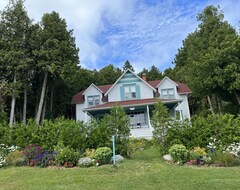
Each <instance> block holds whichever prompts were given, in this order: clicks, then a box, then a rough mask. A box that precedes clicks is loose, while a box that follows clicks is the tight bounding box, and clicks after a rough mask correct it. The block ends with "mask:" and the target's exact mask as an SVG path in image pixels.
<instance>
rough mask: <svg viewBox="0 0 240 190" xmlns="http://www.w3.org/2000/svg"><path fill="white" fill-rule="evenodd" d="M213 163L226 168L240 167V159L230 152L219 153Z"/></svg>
mask: <svg viewBox="0 0 240 190" xmlns="http://www.w3.org/2000/svg"><path fill="white" fill-rule="evenodd" d="M212 162H213V163H215V164H218V165H223V166H225V167H230V166H238V165H240V160H239V158H237V157H235V156H233V155H232V154H230V153H229V152H217V153H216V154H215V155H214V156H213V161H212Z"/></svg>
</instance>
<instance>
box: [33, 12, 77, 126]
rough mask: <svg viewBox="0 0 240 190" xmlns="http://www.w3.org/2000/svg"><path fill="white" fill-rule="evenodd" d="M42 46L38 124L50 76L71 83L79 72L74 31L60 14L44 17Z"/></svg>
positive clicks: (41, 32)
mask: <svg viewBox="0 0 240 190" xmlns="http://www.w3.org/2000/svg"><path fill="white" fill-rule="evenodd" d="M39 37H40V42H41V43H40V44H39V48H38V51H36V52H35V56H36V57H38V67H39V68H40V69H41V71H42V73H43V75H44V77H43V83H42V90H41V96H40V101H39V104H38V111H37V115H36V120H37V123H39V122H40V119H41V116H42V114H43V105H44V99H45V96H46V91H47V81H48V77H49V74H50V76H51V77H54V76H56V75H57V76H60V77H61V78H62V79H63V80H65V81H68V82H69V81H70V80H71V76H75V75H74V74H73V73H74V72H75V71H76V70H77V64H78V62H79V61H78V49H77V48H76V45H75V39H74V38H73V37H72V30H71V31H68V30H67V24H66V21H65V20H64V19H61V18H60V16H59V14H58V13H56V12H52V13H50V14H45V15H43V17H42V22H41V30H39Z"/></svg>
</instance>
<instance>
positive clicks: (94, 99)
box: [87, 95, 100, 107]
mask: <svg viewBox="0 0 240 190" xmlns="http://www.w3.org/2000/svg"><path fill="white" fill-rule="evenodd" d="M87 100H88V107H92V106H97V105H99V104H100V96H99V95H96V96H88V97H87Z"/></svg>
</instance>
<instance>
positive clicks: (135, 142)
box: [129, 138, 153, 152]
mask: <svg viewBox="0 0 240 190" xmlns="http://www.w3.org/2000/svg"><path fill="white" fill-rule="evenodd" d="M152 146H153V140H152V139H145V138H131V139H130V142H129V148H130V151H131V152H133V151H136V150H142V149H148V148H150V147H152Z"/></svg>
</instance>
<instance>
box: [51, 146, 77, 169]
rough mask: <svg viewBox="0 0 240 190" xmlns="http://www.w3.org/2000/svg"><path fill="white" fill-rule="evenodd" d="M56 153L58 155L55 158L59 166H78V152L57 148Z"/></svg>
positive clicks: (66, 148)
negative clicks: (67, 164)
mask: <svg viewBox="0 0 240 190" xmlns="http://www.w3.org/2000/svg"><path fill="white" fill-rule="evenodd" d="M56 152H57V155H56V156H55V162H56V164H59V165H64V164H65V163H71V164H72V165H76V164H77V162H78V159H79V157H80V155H79V153H78V152H76V151H75V150H74V149H72V148H69V147H63V148H60V147H56Z"/></svg>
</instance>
